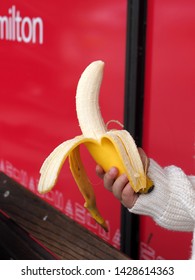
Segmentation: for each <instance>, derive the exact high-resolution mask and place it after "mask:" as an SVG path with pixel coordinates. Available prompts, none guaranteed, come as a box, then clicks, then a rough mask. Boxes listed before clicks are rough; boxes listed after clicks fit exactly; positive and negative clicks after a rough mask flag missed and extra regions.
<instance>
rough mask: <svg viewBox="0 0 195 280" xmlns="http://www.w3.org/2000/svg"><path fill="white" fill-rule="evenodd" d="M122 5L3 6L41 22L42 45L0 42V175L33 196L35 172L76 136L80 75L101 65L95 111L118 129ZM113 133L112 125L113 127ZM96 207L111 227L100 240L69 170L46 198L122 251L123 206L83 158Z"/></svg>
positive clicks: (53, 3) (122, 66)
mask: <svg viewBox="0 0 195 280" xmlns="http://www.w3.org/2000/svg"><path fill="white" fill-rule="evenodd" d="M126 4H127V3H126V1H118V0H114V1H113V0H108V1H104V0H100V1H76V2H75V1H63V0H58V1H57V2H56V1H39V0H32V1H22V0H20V1H19V0H18V1H16V0H15V1H13V0H12V1H11V0H10V1H9V0H6V1H1V4H0V15H1V16H4V15H6V16H7V15H8V9H9V8H11V7H12V6H13V5H15V6H16V10H17V11H20V15H21V17H22V18H24V17H26V16H28V17H30V18H35V17H41V18H42V20H43V25H44V36H43V37H44V38H43V44H38V43H36V44H32V43H28V44H26V43H24V42H21V43H19V42H17V41H8V40H0V57H1V58H0V61H1V62H0V63H1V69H0V81H1V82H0V87H1V103H0V131H1V138H0V170H2V171H4V172H5V173H6V174H8V175H9V176H11V177H13V178H14V179H16V180H17V181H19V182H21V183H22V184H23V185H25V186H26V187H27V188H29V189H30V190H32V191H33V192H35V193H37V180H38V178H39V169H40V167H41V165H42V162H43V161H44V159H45V158H46V157H47V156H48V154H49V153H50V152H51V151H52V150H53V149H54V148H55V147H56V146H57V145H58V144H60V143H61V142H63V141H65V140H67V139H70V138H73V137H75V136H76V135H79V134H81V132H80V128H79V126H78V121H77V117H76V110H75V92H76V86H77V82H78V80H79V77H80V75H81V73H82V71H83V70H84V68H85V67H86V66H87V65H88V64H89V63H91V62H92V61H94V60H97V59H101V60H103V61H105V75H104V79H103V84H102V89H101V96H100V106H101V110H102V114H103V117H104V119H105V122H108V121H109V120H110V119H114V120H116V119H117V120H119V121H121V122H123V100H124V96H123V95H124V79H125V78H124V70H125V36H126ZM111 126H112V125H111ZM85 165H86V166H87V169H88V171H89V174H90V179H91V181H92V182H93V183H94V185H95V191H96V193H97V205H98V206H99V209H100V211H101V212H102V214H103V216H104V217H105V219H106V220H107V221H108V224H109V227H110V231H109V233H108V234H105V232H104V231H102V230H101V228H100V227H99V226H97V225H96V224H95V223H94V222H93V220H92V219H91V218H90V216H89V215H88V213H87V211H86V210H85V209H84V207H83V203H84V201H83V198H82V196H81V194H80V192H79V191H78V188H77V186H76V184H75V183H74V181H73V179H72V177H71V174H70V171H69V168H68V164H65V166H64V168H63V171H62V172H61V174H60V179H59V181H58V183H57V186H56V187H55V188H54V189H53V190H52V191H51V192H50V193H48V194H47V195H45V196H44V197H43V199H45V200H46V201H48V202H49V203H51V204H52V205H54V206H55V207H57V208H58V209H60V210H61V211H62V212H63V213H65V214H66V215H69V216H70V217H71V218H73V219H74V220H76V221H77V222H79V223H81V224H82V225H84V226H86V227H87V228H89V229H90V230H92V231H93V232H94V233H96V234H98V235H99V236H101V237H102V238H104V239H105V240H106V241H108V242H109V243H111V244H112V245H113V246H116V247H117V248H119V246H120V204H119V203H118V201H116V200H115V199H114V198H113V197H112V196H111V194H110V193H108V192H107V191H106V190H104V187H103V185H102V182H101V181H100V180H99V179H98V178H97V176H96V175H95V169H94V168H95V166H94V165H92V162H91V160H90V159H89V158H88V157H87V158H86V160H85Z"/></svg>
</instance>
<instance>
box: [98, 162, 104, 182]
mask: <svg viewBox="0 0 195 280" xmlns="http://www.w3.org/2000/svg"><path fill="white" fill-rule="evenodd" d="M96 174H97V175H98V177H100V178H101V179H103V178H104V175H105V172H104V169H103V168H102V167H101V166H100V165H96Z"/></svg>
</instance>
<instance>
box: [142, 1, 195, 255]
mask: <svg viewBox="0 0 195 280" xmlns="http://www.w3.org/2000/svg"><path fill="white" fill-rule="evenodd" d="M194 11H195V2H194V1H193V0H186V1H182V0H179V1H176V0H158V1H155V0H149V1H148V20H147V24H148V25H147V45H146V76H145V106H144V131H143V146H144V149H145V150H146V152H147V153H148V155H149V156H150V157H152V158H154V159H155V160H157V161H158V162H159V163H160V164H161V165H162V166H166V165H171V164H174V165H177V166H180V167H181V168H183V170H184V171H185V172H186V173H187V174H190V175H191V174H195V118H194V112H195V95H194V92H195V79H194V73H195V64H194V61H195V51H194V50H195V36H194V34H195V17H194ZM140 234H141V240H140V241H141V244H140V249H141V250H140V253H141V257H144V258H152V259H155V258H165V259H187V258H189V257H190V246H191V239H192V234H191V233H176V232H171V231H167V230H165V229H162V228H160V227H159V226H157V225H155V223H154V222H153V221H152V220H151V219H150V218H146V217H143V218H142V219H141V229H140Z"/></svg>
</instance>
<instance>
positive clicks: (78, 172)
mask: <svg viewBox="0 0 195 280" xmlns="http://www.w3.org/2000/svg"><path fill="white" fill-rule="evenodd" d="M103 70H104V62H102V61H94V62H92V63H91V64H90V65H89V66H88V67H87V68H86V69H85V70H84V72H83V74H82V75H81V77H80V80H79V82H78V86H77V92H76V111H77V117H78V122H79V125H80V128H81V131H82V135H80V136H76V137H75V138H73V139H71V140H67V141H65V142H63V143H62V144H60V145H59V146H58V147H56V148H55V149H54V150H53V152H52V153H51V154H50V155H49V156H48V157H47V158H46V160H45V161H44V163H43V165H42V167H41V169H40V173H41V176H40V179H39V183H38V191H39V192H40V193H45V192H48V191H50V190H51V189H52V188H53V186H54V185H55V184H56V181H57V179H58V176H59V173H60V170H61V168H62V166H63V163H64V161H65V160H66V158H67V157H68V158H69V165H70V170H71V172H72V175H73V177H74V179H75V181H76V184H77V185H78V187H79V190H80V192H81V194H82V195H83V197H84V199H85V204H84V206H85V207H86V208H87V209H88V211H89V212H90V214H91V216H92V217H93V218H94V219H95V220H96V222H97V223H99V224H100V225H101V226H102V227H103V228H104V229H105V230H106V231H107V230H108V227H107V224H106V222H105V220H104V219H103V217H102V216H101V214H100V213H99V211H98V208H97V206H96V198H95V193H94V190H93V187H92V185H91V183H90V181H89V179H88V176H87V173H86V171H85V169H84V166H83V163H82V161H81V158H80V152H79V146H80V145H81V144H84V145H85V146H86V147H87V149H88V151H89V153H90V154H91V156H92V157H93V159H94V160H95V162H96V163H97V164H99V165H101V166H102V168H103V169H104V170H105V171H108V170H109V169H110V168H111V167H112V166H116V167H117V168H118V170H119V175H121V174H124V173H125V174H126V175H127V177H128V179H129V182H130V184H131V186H132V188H133V189H134V191H135V192H147V191H148V190H149V189H150V187H151V186H152V185H153V183H152V181H151V180H150V179H149V178H148V177H147V175H146V172H145V170H144V168H143V164H142V161H141V158H140V155H139V152H138V149H137V146H136V144H135V142H134V139H133V138H132V136H131V135H130V134H129V132H128V131H126V130H107V128H106V125H105V123H104V121H103V118H102V115H101V111H100V108H99V102H98V100H99V91H100V86H101V83H102V78H103Z"/></svg>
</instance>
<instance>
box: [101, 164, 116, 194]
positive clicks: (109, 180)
mask: <svg viewBox="0 0 195 280" xmlns="http://www.w3.org/2000/svg"><path fill="white" fill-rule="evenodd" d="M117 176H118V169H117V168H116V167H112V168H111V169H110V170H109V171H108V172H107V173H105V175H104V178H103V179H104V186H105V188H106V189H107V190H109V191H113V184H114V182H115V180H116V178H117Z"/></svg>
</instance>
